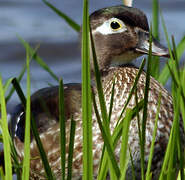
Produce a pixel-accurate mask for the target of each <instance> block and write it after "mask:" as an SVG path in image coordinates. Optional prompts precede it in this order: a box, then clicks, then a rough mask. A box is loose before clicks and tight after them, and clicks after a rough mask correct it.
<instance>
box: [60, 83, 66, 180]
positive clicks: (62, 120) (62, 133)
mask: <svg viewBox="0 0 185 180" xmlns="http://www.w3.org/2000/svg"><path fill="white" fill-rule="evenodd" d="M65 120H66V119H65V109H64V86H63V80H62V79H60V81H59V122H60V151H61V161H60V162H61V168H62V180H65V169H66V123H65Z"/></svg>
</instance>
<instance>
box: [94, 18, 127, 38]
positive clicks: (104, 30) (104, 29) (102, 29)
mask: <svg viewBox="0 0 185 180" xmlns="http://www.w3.org/2000/svg"><path fill="white" fill-rule="evenodd" d="M112 22H117V23H118V24H120V28H118V29H112V28H111V23H112ZM126 30H127V28H126V26H125V24H124V23H123V21H121V20H120V19H118V18H111V19H108V20H107V21H105V22H104V23H103V24H101V25H100V26H98V27H97V28H96V29H95V31H94V32H95V33H96V32H97V33H101V34H103V35H109V34H115V33H122V32H124V31H126Z"/></svg>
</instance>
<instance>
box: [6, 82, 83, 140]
mask: <svg viewBox="0 0 185 180" xmlns="http://www.w3.org/2000/svg"><path fill="white" fill-rule="evenodd" d="M64 106H65V110H64V111H65V117H66V119H70V117H71V116H72V115H73V114H74V113H75V112H79V110H80V109H81V84H78V83H73V84H65V85H64ZM25 115H26V114H25V110H24V108H23V106H22V105H21V104H19V105H17V106H16V107H15V110H14V112H13V114H12V118H11V121H10V126H9V127H10V132H11V134H12V137H14V136H17V137H18V138H19V139H20V140H21V141H22V142H23V141H24V131H25ZM31 115H32V117H33V119H34V120H35V122H36V125H37V128H38V131H39V133H42V132H44V131H45V130H46V129H48V128H49V127H50V126H51V125H52V124H54V123H56V121H58V120H59V87H58V86H54V87H48V88H43V89H40V90H38V91H37V92H35V93H34V94H33V95H32V96H31Z"/></svg>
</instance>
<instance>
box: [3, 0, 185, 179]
mask: <svg viewBox="0 0 185 180" xmlns="http://www.w3.org/2000/svg"><path fill="white" fill-rule="evenodd" d="M83 2H84V4H83V27H82V29H83V35H82V109H83V111H82V117H83V179H84V180H85V179H92V178H93V157H92V118H91V116H92V105H93V108H94V110H95V113H96V117H97V121H98V124H99V127H100V130H101V132H102V137H103V139H104V147H103V150H102V157H101V162H100V167H99V173H98V177H97V179H99V180H102V179H105V177H106V175H107V172H108V170H109V172H110V177H111V179H119V178H120V179H124V177H125V174H126V169H127V163H128V160H129V159H128V158H127V157H126V154H127V152H128V144H127V142H128V132H129V125H130V121H131V119H132V118H133V117H134V116H137V115H138V112H139V110H140V109H142V108H143V111H144V112H146V111H147V99H148V90H149V80H150V78H149V77H150V75H153V76H155V78H156V79H157V80H158V81H159V82H161V83H162V84H163V85H165V84H166V82H167V80H168V79H169V78H171V79H172V88H171V92H172V96H173V103H174V104H173V105H174V121H173V125H172V129H171V134H170V138H169V143H168V146H167V149H166V153H165V157H164V162H163V166H162V168H161V173H160V179H173V178H172V177H175V175H176V170H177V169H175V168H176V167H177V165H176V161H175V159H178V161H179V162H178V167H179V169H180V170H179V176H178V179H184V151H183V152H182V150H181V148H180V147H181V143H180V136H179V119H180V116H181V117H182V119H183V123H184V126H185V86H184V83H185V67H180V66H179V61H180V58H181V56H182V54H183V52H184V50H185V37H183V38H182V40H181V42H180V43H179V44H178V45H177V46H176V44H175V41H174V38H173V37H172V38H171V41H172V44H170V38H169V37H168V33H167V30H166V27H165V23H164V20H163V16H162V13H161V12H160V8H159V5H158V1H157V0H153V26H152V27H153V28H152V29H153V33H154V36H155V37H157V38H159V36H158V24H159V23H158V20H159V15H160V17H161V19H162V26H163V30H164V32H165V36H166V40H167V42H168V48H169V51H170V59H169V60H168V62H167V64H166V65H165V66H164V67H163V69H162V70H161V71H160V68H159V61H158V60H157V59H156V60H155V61H151V59H152V58H154V57H152V56H151V52H150V53H149V56H148V61H147V75H146V87H145V97H144V99H143V100H142V101H140V102H138V100H137V98H136V102H137V104H136V106H135V107H134V108H133V109H129V108H127V104H128V102H129V100H130V98H131V96H132V94H133V93H136V91H137V89H136V84H137V81H138V79H139V76H140V74H141V72H142V70H143V68H144V65H145V60H143V62H142V64H141V66H140V69H139V72H138V75H137V77H136V79H135V83H134V85H133V88H132V89H131V92H130V95H129V97H128V100H127V103H126V105H125V107H124V108H123V112H126V115H125V117H124V118H123V119H120V123H119V124H118V125H117V126H116V128H115V130H114V131H113V133H112V134H111V132H110V128H109V120H110V118H111V112H112V110H111V108H112V105H113V98H111V102H110V104H111V106H110V109H109V111H108V112H107V108H106V105H105V100H104V95H103V90H102V85H101V77H100V73H99V70H98V64H97V60H96V54H95V50H94V44H93V42H92V44H91V46H92V49H93V56H94V68H95V76H96V85H97V90H98V97H99V102H100V107H101V112H99V111H98V108H97V102H96V100H95V97H94V94H93V93H92V92H91V87H90V83H91V82H90V62H89V45H90V44H89V43H90V41H89V38H90V37H89V14H88V0H84V1H83ZM43 3H45V4H46V5H47V6H48V7H49V8H51V9H52V10H53V11H54V12H55V13H57V14H58V15H59V16H60V17H61V18H64V19H65V20H66V21H67V23H68V24H69V25H70V26H71V27H72V28H73V29H74V30H76V31H77V32H79V31H80V26H79V25H78V24H77V23H76V22H74V21H73V20H72V19H70V18H69V17H68V16H66V15H65V14H64V13H62V12H61V11H60V10H59V9H57V8H56V7H54V6H53V5H52V4H51V3H49V2H48V1H46V0H43ZM159 12H160V13H159ZM150 37H151V35H150ZM20 41H21V43H22V44H23V45H24V47H25V49H26V54H27V58H26V64H25V65H24V66H23V69H22V71H21V73H20V75H19V77H17V78H11V79H9V80H8V81H7V82H6V83H5V84H4V85H3V84H2V80H1V78H0V111H1V119H0V129H1V132H2V134H1V135H0V141H1V142H2V143H3V146H4V158H5V174H4V171H3V170H2V168H1V169H0V177H1V178H2V179H7V180H9V179H12V167H13V170H14V172H15V173H16V174H17V178H18V179H29V162H30V148H29V144H30V131H29V129H30V126H31V129H32V132H33V134H34V137H35V139H36V142H37V145H38V147H39V151H40V154H41V158H42V161H43V164H44V168H45V172H46V176H47V177H48V179H55V177H54V176H53V173H52V171H51V168H50V166H49V163H48V161H47V157H46V154H45V152H44V150H43V147H42V143H41V141H40V138H39V136H38V132H37V129H36V126H35V121H34V119H33V117H31V111H30V86H31V84H30V72H29V66H30V62H31V60H35V61H36V62H37V63H38V64H39V66H40V67H41V68H43V70H44V71H47V72H48V73H49V74H50V75H51V77H53V79H55V80H56V81H57V82H58V83H59V87H60V94H59V97H60V107H59V109H60V112H59V114H60V127H61V149H62V150H63V153H61V159H62V162H61V167H62V169H63V174H62V179H66V178H67V179H71V176H72V171H73V170H72V158H73V155H72V154H73V145H74V135H75V121H74V120H73V117H71V132H70V142H69V152H70V153H69V154H70V156H69V157H68V159H67V158H66V152H65V142H66V141H65V117H64V111H65V107H64V97H63V96H64V94H63V82H62V80H59V78H58V77H57V76H56V75H55V73H54V72H53V71H52V70H51V69H50V68H49V67H48V66H47V64H46V63H45V62H44V61H43V60H42V58H41V57H39V56H38V55H37V49H38V47H36V48H35V49H33V48H32V47H30V46H29V44H28V43H27V42H25V41H24V40H23V39H21V38H20ZM151 41H152V40H151V38H150V43H151ZM171 47H172V49H171ZM172 50H173V54H172ZM151 66H152V67H155V68H152V69H151ZM26 70H27V95H26V98H25V96H24V94H23V92H22V90H21V88H20V85H19V83H20V81H21V79H22V76H23V74H24V73H25V71H26ZM11 82H12V84H13V87H12V88H11V89H10V90H9V87H10V85H11ZM8 90H9V93H8V95H7V96H6V97H5V92H7V91H8ZM15 90H16V92H17V94H18V95H19V97H20V99H21V101H22V103H23V105H24V106H25V109H26V129H25V132H26V133H25V147H24V154H25V157H24V160H23V163H20V162H19V161H18V157H17V154H16V151H15V148H14V145H13V143H12V140H11V138H10V135H9V132H8V126H7V123H6V122H7V113H6V104H5V103H6V102H7V101H9V100H10V98H11V95H12V93H13V92H14V91H15ZM113 96H114V84H113V88H112V97H113ZM158 102H159V103H158V111H157V114H156V121H155V128H154V132H153V140H152V146H151V149H150V156H149V162H148V166H147V173H146V174H145V173H144V147H145V146H144V145H145V128H146V127H145V125H146V118H147V117H146V113H143V114H144V115H143V119H141V122H142V128H141V129H140V130H139V134H138V136H139V137H140V144H141V147H140V148H141V169H142V179H143V180H144V179H147V180H149V179H151V175H152V172H151V162H152V157H153V151H154V142H155V136H156V130H157V120H158V114H159V109H160V97H159V101H158ZM31 118H32V119H31ZM123 122H124V123H123ZM120 138H121V139H122V142H124V143H122V148H121V152H120V162H121V163H120V164H118V163H117V161H116V158H115V155H114V149H115V146H116V143H117V142H118V140H119V139H120ZM11 159H12V160H11ZM130 159H131V161H132V156H130ZM66 163H68V165H67V167H68V172H65V167H66ZM107 164H108V165H107ZM134 178H135V176H134V168H133V179H134Z"/></svg>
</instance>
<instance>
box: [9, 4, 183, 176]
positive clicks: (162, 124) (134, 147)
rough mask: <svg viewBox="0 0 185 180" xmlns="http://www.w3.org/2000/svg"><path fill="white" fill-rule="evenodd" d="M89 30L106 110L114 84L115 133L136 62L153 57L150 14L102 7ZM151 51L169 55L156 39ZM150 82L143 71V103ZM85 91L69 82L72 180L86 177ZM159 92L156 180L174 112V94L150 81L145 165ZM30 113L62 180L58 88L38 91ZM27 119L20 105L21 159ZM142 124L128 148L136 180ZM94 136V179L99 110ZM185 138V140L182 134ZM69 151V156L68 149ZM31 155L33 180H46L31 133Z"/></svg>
mask: <svg viewBox="0 0 185 180" xmlns="http://www.w3.org/2000/svg"><path fill="white" fill-rule="evenodd" d="M90 29H91V33H92V38H93V41H94V46H95V51H96V56H97V62H98V65H99V70H100V73H101V81H102V87H103V93H104V97H105V103H106V108H107V110H108V109H109V107H110V99H111V92H112V87H113V83H114V85H115V87H114V89H115V90H114V97H113V107H112V116H111V119H110V130H111V132H112V131H113V130H114V128H115V126H116V124H117V123H118V119H119V117H120V115H121V112H122V109H123V107H124V105H125V103H126V101H127V98H128V96H129V93H130V91H131V88H132V86H133V84H134V81H135V78H136V76H137V74H138V71H139V69H138V68H137V67H135V66H133V65H132V64H131V62H132V61H133V60H135V59H136V58H137V57H140V56H142V55H145V54H148V52H149V33H150V30H149V25H148V21H147V17H146V15H145V14H144V13H143V12H142V11H141V10H139V9H137V8H133V7H127V6H124V5H117V6H111V7H106V8H102V9H99V10H97V11H95V12H93V13H92V14H91V15H90ZM151 51H152V55H154V56H160V57H169V51H168V49H167V48H165V47H164V46H163V45H161V44H160V43H159V42H158V41H157V40H156V39H154V38H153V40H152V50H151ZM90 54H91V58H90V60H91V72H92V73H91V76H92V89H93V91H94V94H95V98H96V99H98V94H97V89H96V86H95V83H94V81H95V78H94V70H93V63H92V61H93V57H92V53H90ZM145 81H146V73H145V72H144V71H143V72H142V73H141V75H140V77H139V80H138V83H137V96H138V102H139V101H141V100H142V99H143V98H144V89H145ZM81 92H82V88H81V84H80V83H71V84H64V105H65V118H66V141H67V142H66V146H67V147H66V149H68V143H69V134H70V124H71V117H72V116H73V119H74V121H75V122H76V130H75V138H74V153H73V165H72V166H73V172H72V179H81V178H82V174H83V169H82V157H83V152H82V144H83V143H82V137H83V136H82V108H81V98H82V95H81ZM160 94H161V106H160V111H159V119H158V129H157V134H156V140H155V148H154V158H153V162H152V168H151V170H152V172H153V173H152V174H153V176H152V179H157V178H158V177H159V169H160V168H161V165H162V162H163V158H164V154H165V149H166V147H167V144H168V140H169V136H170V131H171V127H172V123H173V116H174V113H173V100H172V96H171V95H170V94H169V92H168V91H167V90H166V89H165V88H164V87H163V86H162V85H161V84H160V83H159V82H158V81H157V80H155V79H154V78H153V77H150V88H149V96H148V110H147V120H146V143H145V146H146V148H145V163H146V165H147V162H148V156H149V152H150V147H151V142H152V135H153V130H154V124H155V117H156V113H157V106H158V99H159V96H160ZM43 103H44V106H43ZM135 105H136V101H135V94H133V95H132V97H131V99H130V101H129V103H128V105H127V107H128V108H134V107H135ZM97 107H98V108H100V105H99V104H97ZM46 109H47V111H46ZM31 112H32V116H33V117H34V120H35V121H36V125H37V128H38V132H39V136H40V139H41V141H42V144H43V147H44V150H45V152H46V155H47V158H48V161H49V164H50V166H51V169H52V171H53V174H54V175H55V177H56V178H57V179H60V177H61V174H62V170H61V162H60V161H61V159H60V140H59V139H60V125H59V87H58V86H54V87H46V88H43V89H40V90H38V91H37V92H35V93H34V94H33V95H32V96H31ZM139 115H140V116H141V117H142V111H140V112H139ZM25 116H26V115H25V110H24V108H23V106H22V105H21V104H18V105H17V106H16V108H15V111H14V113H13V114H12V119H11V126H10V131H11V136H12V139H13V143H14V145H15V148H16V151H17V154H18V157H19V160H20V161H22V160H23V158H24V131H25ZM123 117H124V114H123ZM137 122H138V121H137V117H134V118H133V119H132V120H131V122H130V127H129V138H128V146H129V147H130V151H131V153H132V158H133V163H134V168H135V173H136V179H141V167H140V162H141V158H140V145H139V135H138V126H137ZM180 128H181V130H182V126H180ZM92 135H93V176H94V179H96V177H97V174H98V167H99V164H100V159H101V152H102V148H103V145H104V141H103V138H102V135H101V130H100V128H99V125H98V122H97V119H96V116H95V113H94V111H93V112H92ZM182 137H183V138H184V136H183V133H182ZM183 145H184V144H183ZM120 146H121V141H119V142H118V145H117V146H116V149H115V151H114V153H115V157H116V159H119V157H120V148H121V147H120ZM66 153H67V155H68V151H67V152H66ZM30 155H31V160H30V179H46V178H45V171H44V168H43V164H42V160H41V158H40V155H39V151H38V148H37V145H36V141H35V139H34V137H33V135H31V143H30ZM36 157H37V158H36ZM66 168H67V167H66ZM126 179H132V166H131V163H130V162H129V163H128V169H127V172H126Z"/></svg>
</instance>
